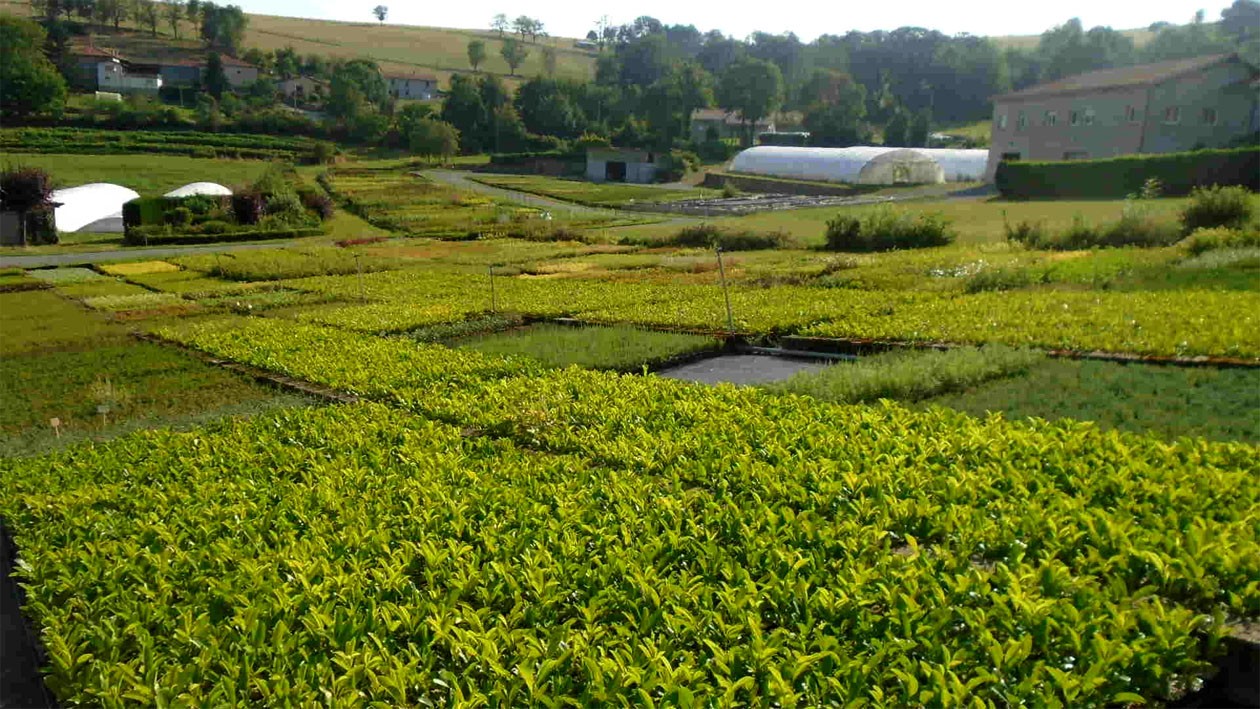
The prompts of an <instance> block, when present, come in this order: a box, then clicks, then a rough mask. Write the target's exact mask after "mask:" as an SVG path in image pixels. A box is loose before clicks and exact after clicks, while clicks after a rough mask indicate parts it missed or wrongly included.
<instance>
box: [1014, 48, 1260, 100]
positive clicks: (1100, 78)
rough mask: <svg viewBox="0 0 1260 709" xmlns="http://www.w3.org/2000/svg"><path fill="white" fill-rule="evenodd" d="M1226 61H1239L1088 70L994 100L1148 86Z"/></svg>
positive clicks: (1210, 59) (1220, 57)
mask: <svg viewBox="0 0 1260 709" xmlns="http://www.w3.org/2000/svg"><path fill="white" fill-rule="evenodd" d="M1229 61H1241V60H1240V59H1238V56H1237V55H1235V54H1212V55H1209V56H1205V57H1193V58H1190V59H1174V60H1172V61H1166V62H1157V63H1155V64H1139V65H1138V66H1126V67H1117V68H1115V69H1103V70H1101V71H1091V72H1087V73H1085V74H1077V75H1075V76H1068V77H1065V78H1062V79H1059V80H1058V81H1051V82H1048V83H1045V84H1038V85H1036V86H1032V87H1029V88H1027V89H1024V90H1022V91H1015V92H1012V93H1009V94H1004V95H1002V96H998V97H997V99H996V100H998V101H1010V100H1017V99H1022V98H1034V97H1038V96H1054V95H1057V94H1073V93H1081V92H1088V91H1101V90H1105V89H1118V88H1126V87H1133V86H1150V85H1153V84H1158V83H1161V82H1164V81H1167V80H1169V79H1174V78H1176V77H1179V76H1182V75H1185V74H1192V73H1194V72H1197V71H1202V70H1203V69H1207V68H1209V67H1213V66H1216V65H1217V64H1222V63H1225V62H1229Z"/></svg>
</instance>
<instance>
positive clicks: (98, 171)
mask: <svg viewBox="0 0 1260 709" xmlns="http://www.w3.org/2000/svg"><path fill="white" fill-rule="evenodd" d="M3 162H4V163H5V164H15V165H29V166H32V167H41V168H44V169H45V170H47V171H48V172H49V173H51V174H52V176H53V179H54V180H55V182H56V185H57V186H58V187H71V186H74V185H82V184H85V183H88V182H113V183H115V184H119V185H122V186H124V187H130V188H131V189H133V190H135V191H137V192H139V193H140V194H142V195H144V196H152V195H160V194H164V193H166V192H168V191H170V190H173V189H175V188H176V187H181V186H183V185H186V184H188V183H190V182H203V181H204V182H218V183H220V184H224V185H227V186H229V187H230V186H232V185H236V184H240V183H243V182H250V181H253V180H256V179H258V177H259V176H261V175H262V174H263V172H264V171H265V170H266V169H267V165H268V163H266V162H263V161H261V160H212V159H206V158H189V157H182V156H173V155H56V154H30V153H10V154H7V155H5V156H4V158H3Z"/></svg>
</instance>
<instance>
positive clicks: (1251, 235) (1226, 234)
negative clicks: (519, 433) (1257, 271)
mask: <svg viewBox="0 0 1260 709" xmlns="http://www.w3.org/2000/svg"><path fill="white" fill-rule="evenodd" d="M1181 247H1182V248H1183V249H1185V250H1186V251H1188V252H1189V253H1190V254H1191V255H1194V256H1198V255H1199V254H1202V253H1205V252H1208V251H1219V250H1222V249H1251V248H1260V229H1256V228H1254V227H1253V228H1249V229H1228V228H1226V227H1215V228H1210V229H1196V230H1195V231H1194V233H1192V234H1190V236H1187V237H1186V238H1185V239H1183V240H1182V241H1181Z"/></svg>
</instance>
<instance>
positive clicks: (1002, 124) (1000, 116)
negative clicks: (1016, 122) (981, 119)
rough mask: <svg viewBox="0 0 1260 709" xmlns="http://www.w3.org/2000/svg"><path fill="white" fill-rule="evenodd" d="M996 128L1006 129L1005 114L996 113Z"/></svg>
mask: <svg viewBox="0 0 1260 709" xmlns="http://www.w3.org/2000/svg"><path fill="white" fill-rule="evenodd" d="M998 130H1006V114H1005V113H999V114H998Z"/></svg>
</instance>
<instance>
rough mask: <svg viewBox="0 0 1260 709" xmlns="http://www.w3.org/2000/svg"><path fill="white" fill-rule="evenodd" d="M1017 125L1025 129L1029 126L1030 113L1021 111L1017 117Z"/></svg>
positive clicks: (1018, 127)
mask: <svg viewBox="0 0 1260 709" xmlns="http://www.w3.org/2000/svg"><path fill="white" fill-rule="evenodd" d="M1015 127H1016V128H1017V129H1019V130H1023V129H1025V128H1027V127H1028V114H1027V113H1024V112H1023V111H1020V112H1019V117H1018V118H1016V119H1015Z"/></svg>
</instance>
